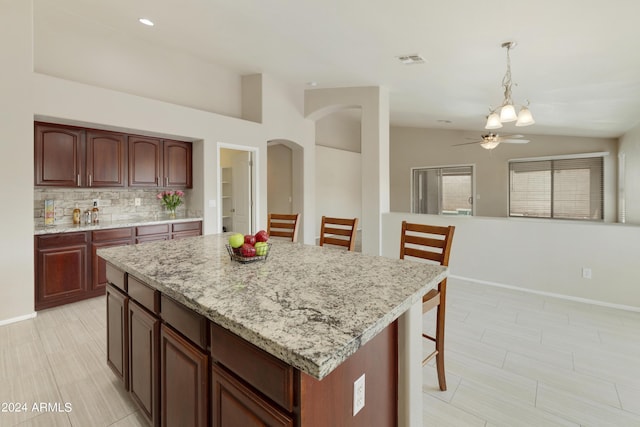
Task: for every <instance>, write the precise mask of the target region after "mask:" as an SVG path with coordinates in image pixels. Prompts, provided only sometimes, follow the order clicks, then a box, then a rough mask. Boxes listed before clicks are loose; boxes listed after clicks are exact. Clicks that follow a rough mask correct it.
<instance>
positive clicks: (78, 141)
mask: <svg viewBox="0 0 640 427" xmlns="http://www.w3.org/2000/svg"><path fill="white" fill-rule="evenodd" d="M34 132H35V135H34V144H35V147H34V149H35V153H34V160H35V185H47V186H56V187H80V186H82V185H83V183H84V178H83V177H84V171H83V164H84V145H85V132H84V130H82V129H78V128H73V127H64V126H55V125H45V124H39V123H36V125H35V128H34Z"/></svg>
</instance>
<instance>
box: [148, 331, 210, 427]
mask: <svg viewBox="0 0 640 427" xmlns="http://www.w3.org/2000/svg"><path fill="white" fill-rule="evenodd" d="M208 369H209V356H208V355H207V354H206V353H205V352H203V351H202V350H201V349H200V348H198V347H196V346H195V345H194V344H192V343H191V342H189V341H187V340H186V339H185V338H183V337H182V336H181V335H180V334H178V333H177V332H175V331H174V330H173V329H171V328H170V327H168V326H167V325H165V324H163V325H161V327H160V382H161V384H162V385H161V387H160V389H161V392H160V393H161V397H160V406H161V408H162V410H161V415H160V419H161V425H162V426H180V427H190V426H198V427H205V426H207V425H208V423H209V421H208V409H207V408H208V403H209V396H208V388H209V374H208Z"/></svg>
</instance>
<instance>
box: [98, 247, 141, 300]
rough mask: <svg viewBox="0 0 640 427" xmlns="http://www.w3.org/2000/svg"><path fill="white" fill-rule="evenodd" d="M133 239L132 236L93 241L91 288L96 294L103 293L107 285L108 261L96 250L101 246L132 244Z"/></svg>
mask: <svg viewBox="0 0 640 427" xmlns="http://www.w3.org/2000/svg"><path fill="white" fill-rule="evenodd" d="M132 243H133V239H132V238H131V237H129V238H127V239H122V240H113V241H110V242H92V243H91V282H90V290H91V291H95V293H96V294H102V292H103V291H104V287H105V286H106V285H107V283H108V280H107V262H106V261H105V260H103V259H102V258H100V257H99V256H98V254H97V253H96V251H97V250H98V249H100V248H110V247H113V246H123V245H131V244H132Z"/></svg>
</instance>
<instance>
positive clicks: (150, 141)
mask: <svg viewBox="0 0 640 427" xmlns="http://www.w3.org/2000/svg"><path fill="white" fill-rule="evenodd" d="M191 147H192V146H191V143H190V142H181V141H171V140H161V139H159V138H151V137H141V136H129V185H130V186H132V187H178V188H192V187H193V183H192V166H191V162H192V160H191V159H192V148H191Z"/></svg>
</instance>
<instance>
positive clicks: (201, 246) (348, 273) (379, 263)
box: [98, 235, 447, 379]
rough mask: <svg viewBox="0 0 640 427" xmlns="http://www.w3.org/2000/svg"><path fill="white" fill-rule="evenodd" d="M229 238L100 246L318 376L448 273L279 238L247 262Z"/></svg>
mask: <svg viewBox="0 0 640 427" xmlns="http://www.w3.org/2000/svg"><path fill="white" fill-rule="evenodd" d="M226 242H227V235H209V236H201V237H194V238H189V239H183V240H175V241H165V242H156V243H150V244H146V245H136V246H123V247H117V248H107V249H100V250H99V251H98V255H99V256H100V257H102V258H104V259H105V260H106V261H107V262H109V263H111V264H113V265H114V266H115V267H117V268H119V269H121V270H123V271H125V272H127V273H129V274H130V275H132V276H135V277H136V278H137V279H139V280H141V281H143V282H144V283H146V284H147V285H149V286H151V287H153V288H155V289H157V290H158V291H160V292H161V293H162V294H165V295H167V296H169V297H171V298H173V299H175V300H176V301H179V302H180V303H182V304H184V305H185V306H187V307H188V308H190V309H192V310H194V311H195V312H197V313H200V314H202V315H203V316H205V317H206V318H208V319H210V320H211V321H212V322H214V323H215V324H218V325H220V326H222V327H223V328H225V329H228V330H230V331H231V332H233V333H234V334H236V335H238V336H240V337H242V338H243V339H245V340H246V341H248V342H249V343H252V344H254V345H255V346H257V347H259V348H260V349H262V350H264V351H266V352H268V353H270V354H272V355H274V356H275V357H277V358H278V359H280V360H282V361H283V362H285V363H286V364H288V365H291V366H293V367H294V368H297V369H299V370H300V371H302V372H304V373H306V374H308V375H310V376H312V377H314V378H316V379H322V378H323V377H325V376H327V375H328V374H329V373H331V372H332V371H333V370H334V369H336V367H338V366H339V365H340V364H341V363H343V362H344V361H345V360H346V359H348V358H349V357H350V356H351V355H353V354H354V353H355V352H356V351H357V350H358V349H359V348H361V347H362V346H363V345H364V344H366V343H367V342H368V341H370V340H372V339H373V338H374V337H375V336H376V335H377V334H378V333H380V332H381V331H383V330H384V329H385V328H387V326H389V325H390V324H391V323H393V322H394V321H395V320H396V319H398V318H399V317H400V316H401V315H402V314H403V313H405V312H406V311H407V310H409V308H411V307H412V306H415V305H416V304H417V303H419V301H420V300H421V298H422V296H423V295H424V294H425V293H427V292H428V291H429V290H430V289H431V288H433V287H434V286H435V285H436V284H437V283H438V282H440V281H441V280H442V279H444V278H445V277H446V275H447V268H446V267H441V266H436V265H431V264H424V263H418V262H413V261H404V260H398V259H388V258H382V257H377V256H370V255H364V254H360V253H353V252H345V251H343V250H339V249H330V248H326V247H325V248H323V247H318V246H310V245H302V244H297V243H289V242H280V241H273V242H272V247H271V251H270V253H269V256H268V259H267V260H266V261H258V262H254V263H249V264H240V263H237V262H233V261H231V260H230V258H229V255H228V253H227V250H226V248H225V243H226ZM416 340H418V338H417V337H416Z"/></svg>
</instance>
